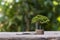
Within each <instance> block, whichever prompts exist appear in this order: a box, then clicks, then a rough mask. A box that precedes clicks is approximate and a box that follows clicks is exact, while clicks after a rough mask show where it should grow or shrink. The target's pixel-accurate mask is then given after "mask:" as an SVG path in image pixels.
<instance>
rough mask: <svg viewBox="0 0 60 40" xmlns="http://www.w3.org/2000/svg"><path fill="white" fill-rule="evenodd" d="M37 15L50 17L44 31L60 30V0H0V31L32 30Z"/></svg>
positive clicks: (44, 25)
mask: <svg viewBox="0 0 60 40" xmlns="http://www.w3.org/2000/svg"><path fill="white" fill-rule="evenodd" d="M37 15H44V16H47V17H48V18H49V19H50V22H49V23H48V24H43V26H42V28H43V29H44V30H45V31H59V30H60V0H0V32H21V31H34V30H35V29H36V27H35V24H32V23H31V21H32V18H34V17H35V16H37Z"/></svg>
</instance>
